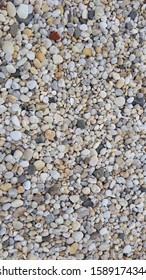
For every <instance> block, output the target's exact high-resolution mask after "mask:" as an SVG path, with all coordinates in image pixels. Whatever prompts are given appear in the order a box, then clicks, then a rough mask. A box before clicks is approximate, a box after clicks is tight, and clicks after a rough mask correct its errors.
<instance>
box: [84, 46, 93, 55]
mask: <svg viewBox="0 0 146 280" xmlns="http://www.w3.org/2000/svg"><path fill="white" fill-rule="evenodd" d="M83 54H84V55H86V56H91V55H92V49H88V48H84V50H83Z"/></svg>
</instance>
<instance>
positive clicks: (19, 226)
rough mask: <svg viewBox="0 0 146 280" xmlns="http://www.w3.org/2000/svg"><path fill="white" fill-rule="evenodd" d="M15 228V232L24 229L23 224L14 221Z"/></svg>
mask: <svg viewBox="0 0 146 280" xmlns="http://www.w3.org/2000/svg"><path fill="white" fill-rule="evenodd" d="M13 228H14V229H15V230H20V229H22V228H23V224H22V223H21V222H19V221H13Z"/></svg>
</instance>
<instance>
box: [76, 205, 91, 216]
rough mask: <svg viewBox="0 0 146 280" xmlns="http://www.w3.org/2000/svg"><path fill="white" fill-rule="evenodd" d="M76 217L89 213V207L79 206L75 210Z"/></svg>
mask: <svg viewBox="0 0 146 280" xmlns="http://www.w3.org/2000/svg"><path fill="white" fill-rule="evenodd" d="M76 212H77V215H78V218H79V219H81V218H84V217H86V216H88V215H89V209H88V208H86V207H80V208H79V209H78V210H77V211H76Z"/></svg>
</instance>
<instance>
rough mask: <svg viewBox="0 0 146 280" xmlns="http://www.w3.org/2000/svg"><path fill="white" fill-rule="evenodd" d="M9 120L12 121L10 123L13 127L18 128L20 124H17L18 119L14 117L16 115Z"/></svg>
mask: <svg viewBox="0 0 146 280" xmlns="http://www.w3.org/2000/svg"><path fill="white" fill-rule="evenodd" d="M11 120H12V123H13V124H14V125H15V126H18V127H19V126H20V122H19V119H18V117H17V116H16V115H13V116H12V118H11Z"/></svg>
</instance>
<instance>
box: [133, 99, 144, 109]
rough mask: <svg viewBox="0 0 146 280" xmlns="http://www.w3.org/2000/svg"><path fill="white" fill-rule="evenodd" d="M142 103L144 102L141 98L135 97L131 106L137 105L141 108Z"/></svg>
mask: <svg viewBox="0 0 146 280" xmlns="http://www.w3.org/2000/svg"><path fill="white" fill-rule="evenodd" d="M144 103H145V101H144V99H143V98H139V97H135V98H134V100H133V102H132V105H133V106H135V105H137V104H138V105H139V106H141V107H143V106H144Z"/></svg>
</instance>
